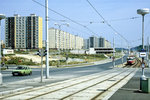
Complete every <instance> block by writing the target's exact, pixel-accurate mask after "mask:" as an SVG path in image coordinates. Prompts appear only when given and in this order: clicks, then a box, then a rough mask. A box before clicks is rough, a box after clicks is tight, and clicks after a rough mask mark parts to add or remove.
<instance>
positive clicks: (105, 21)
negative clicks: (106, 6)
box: [86, 0, 129, 44]
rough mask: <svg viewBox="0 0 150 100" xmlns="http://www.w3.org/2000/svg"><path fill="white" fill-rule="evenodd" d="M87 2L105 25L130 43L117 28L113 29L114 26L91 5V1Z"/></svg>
mask: <svg viewBox="0 0 150 100" xmlns="http://www.w3.org/2000/svg"><path fill="white" fill-rule="evenodd" d="M86 1H87V2H88V3H89V5H90V6H91V7H92V8H93V10H94V11H95V12H96V13H97V14H98V15H99V16H100V17H101V18H102V19H103V21H104V23H106V24H107V25H108V26H109V27H110V28H111V29H112V30H113V31H114V32H115V33H117V34H118V35H119V36H120V37H122V38H123V39H124V40H125V41H126V42H127V44H128V43H129V42H128V40H127V39H126V38H125V37H123V35H121V34H120V33H119V32H118V31H117V30H116V29H115V28H113V27H112V25H111V24H109V23H108V22H107V20H105V18H104V17H103V16H102V15H101V14H100V13H99V12H98V11H97V9H96V8H95V7H94V6H93V5H92V4H91V3H90V1H89V0H86Z"/></svg>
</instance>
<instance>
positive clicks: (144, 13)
mask: <svg viewBox="0 0 150 100" xmlns="http://www.w3.org/2000/svg"><path fill="white" fill-rule="evenodd" d="M148 13H149V9H148V8H143V9H138V10H137V14H140V15H142V49H143V50H144V16H145V15H146V14H148ZM144 67H145V65H144V57H142V76H141V77H140V90H141V89H142V88H141V87H142V80H145V79H146V77H145V75H144Z"/></svg>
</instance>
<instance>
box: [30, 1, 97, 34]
mask: <svg viewBox="0 0 150 100" xmlns="http://www.w3.org/2000/svg"><path fill="white" fill-rule="evenodd" d="M32 1H33V2H35V3H37V4H39V5H40V6H42V7H46V6H45V5H43V4H41V3H40V2H38V1H36V0H32ZM48 10H50V11H52V12H54V13H56V14H58V15H60V16H62V17H64V18H65V19H68V20H70V21H71V22H73V23H75V24H77V25H79V26H82V27H83V28H85V29H87V30H88V31H89V32H91V33H92V34H95V35H98V34H96V33H94V32H93V31H92V30H91V29H89V28H88V27H87V26H85V25H83V24H80V23H78V22H76V21H74V20H72V19H71V18H69V17H67V16H65V15H63V14H61V13H59V12H57V11H55V10H53V9H50V8H48Z"/></svg>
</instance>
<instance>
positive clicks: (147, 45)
mask: <svg viewBox="0 0 150 100" xmlns="http://www.w3.org/2000/svg"><path fill="white" fill-rule="evenodd" d="M147 64H148V67H150V66H149V37H148V38H147Z"/></svg>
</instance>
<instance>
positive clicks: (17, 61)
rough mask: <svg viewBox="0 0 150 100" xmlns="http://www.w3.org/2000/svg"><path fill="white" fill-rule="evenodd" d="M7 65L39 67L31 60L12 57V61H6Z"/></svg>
mask: <svg viewBox="0 0 150 100" xmlns="http://www.w3.org/2000/svg"><path fill="white" fill-rule="evenodd" d="M5 64H15V65H38V64H36V63H35V62H33V61H32V60H31V59H30V60H29V59H25V58H23V57H10V60H8V61H5Z"/></svg>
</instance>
